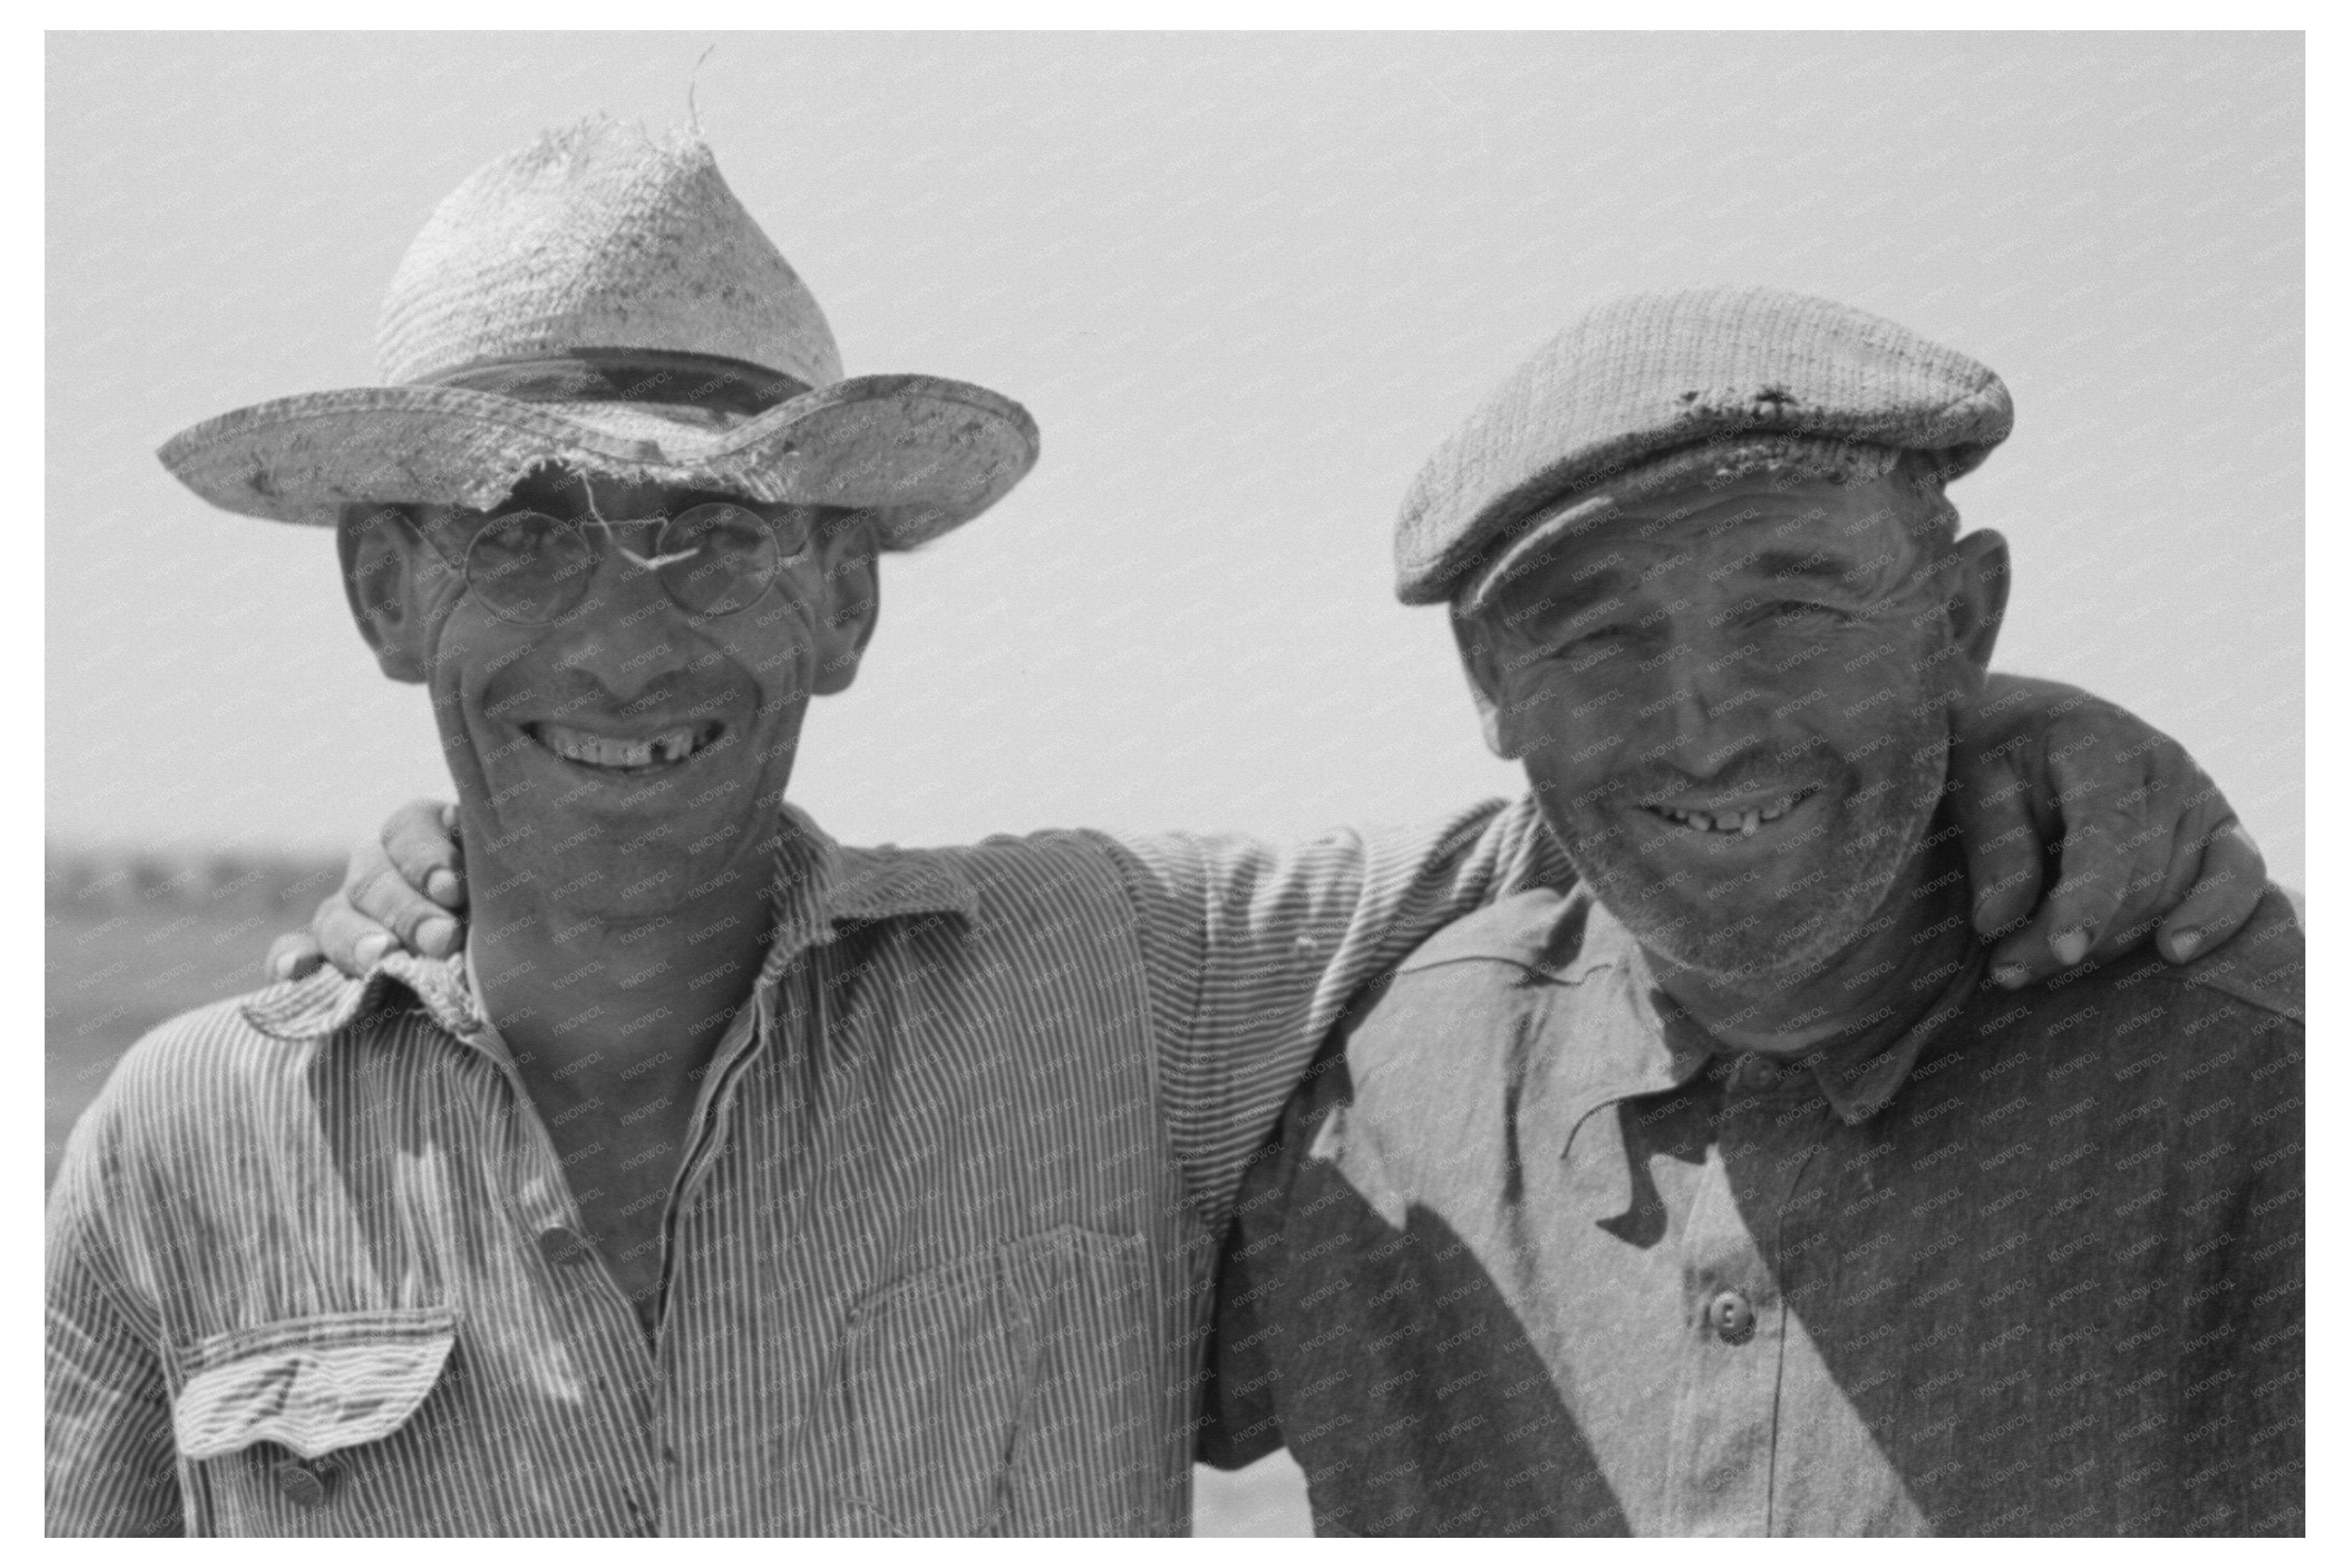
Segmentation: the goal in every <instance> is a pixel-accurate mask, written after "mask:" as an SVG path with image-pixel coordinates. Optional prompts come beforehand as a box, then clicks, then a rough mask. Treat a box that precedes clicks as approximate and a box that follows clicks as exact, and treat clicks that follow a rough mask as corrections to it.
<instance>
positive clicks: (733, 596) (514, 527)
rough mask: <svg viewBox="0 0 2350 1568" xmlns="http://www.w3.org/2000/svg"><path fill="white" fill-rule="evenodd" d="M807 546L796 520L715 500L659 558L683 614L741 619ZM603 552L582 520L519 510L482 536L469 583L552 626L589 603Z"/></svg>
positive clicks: (663, 543)
mask: <svg viewBox="0 0 2350 1568" xmlns="http://www.w3.org/2000/svg"><path fill="white" fill-rule="evenodd" d="M595 532H597V533H601V530H600V529H599V530H596V531H595ZM806 545H807V531H806V524H804V523H802V522H801V521H800V520H799V519H798V517H797V516H796V515H795V514H790V513H786V514H784V517H783V519H782V520H780V521H776V522H771V521H770V520H769V519H767V518H765V517H763V516H761V515H760V514H757V513H755V512H753V511H750V510H749V509H747V508H745V507H741V506H732V505H728V504H724V503H710V504H704V505H701V506H694V507H689V508H688V509H687V510H685V511H684V512H681V513H680V514H678V515H676V516H675V517H672V518H670V519H669V520H668V521H667V522H666V523H665V524H663V525H662V527H661V529H660V534H659V536H658V539H657V542H656V543H655V545H654V546H653V554H652V556H651V559H653V560H654V561H656V562H657V563H659V564H658V566H656V568H655V569H656V570H657V571H658V572H659V574H660V581H661V587H662V588H663V589H664V590H665V591H666V592H667V593H668V594H669V597H671V599H672V600H674V601H676V603H677V604H678V606H679V607H681V608H682V609H685V610H688V611H690V612H691V613H692V614H694V615H702V616H721V615H732V614H733V613H734V612H735V611H737V610H740V609H744V608H747V607H749V606H751V605H753V604H755V603H756V602H757V601H758V600H759V599H760V598H761V597H764V595H765V593H766V591H767V589H768V587H770V586H771V585H773V583H774V582H775V574H776V572H777V570H778V569H779V568H780V567H781V566H782V565H783V563H784V561H785V560H786V559H788V558H790V557H792V556H797V555H798V554H799V553H800V552H801V551H802V550H803V549H805V548H806ZM601 554H602V551H601V549H600V548H599V545H598V541H596V540H594V539H592V538H591V537H590V531H589V530H587V529H585V528H582V527H581V526H580V525H579V524H576V523H567V522H565V521H563V520H562V519H560V518H556V517H550V516H548V515H547V514H546V513H544V512H511V513H508V514H505V515H504V516H502V517H499V518H497V519H495V520H494V521H493V522H492V523H490V524H488V525H487V526H485V527H484V528H483V530H482V531H481V532H480V533H479V534H477V535H474V538H473V545H472V547H471V548H470V549H468V550H467V552H466V555H465V582H466V586H467V587H470V588H471V589H472V590H473V592H474V593H475V594H476V595H478V596H480V597H481V599H482V601H483V603H484V606H485V607H487V608H488V609H489V610H490V611H491V613H493V614H494V615H496V616H498V617H500V618H503V619H505V620H509V621H515V622H518V623H521V624H523V625H526V626H537V625H544V624H546V622H548V621H552V620H555V619H556V618H560V617H561V616H563V615H566V614H567V613H568V612H569V611H570V610H571V609H572V608H573V607H575V606H577V604H578V603H579V601H580V600H581V599H582V598H584V597H586V596H587V584H588V582H589V581H590V580H591V579H592V578H593V577H594V576H595V575H596V565H597V562H598V560H599V559H600V558H601Z"/></svg>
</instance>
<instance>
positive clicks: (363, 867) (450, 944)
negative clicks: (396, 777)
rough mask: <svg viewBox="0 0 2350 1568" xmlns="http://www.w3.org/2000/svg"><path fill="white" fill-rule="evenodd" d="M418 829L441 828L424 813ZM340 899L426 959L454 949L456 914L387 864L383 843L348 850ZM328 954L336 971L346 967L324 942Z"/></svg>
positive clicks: (433, 830)
mask: <svg viewBox="0 0 2350 1568" xmlns="http://www.w3.org/2000/svg"><path fill="white" fill-rule="evenodd" d="M428 811H430V809H428ZM395 820H397V818H395ZM423 832H428V835H437V832H440V820H437V815H425V827H423ZM390 836H392V835H390V827H388V830H385V839H390ZM411 848H413V842H411ZM343 898H346V900H348V903H350V908H352V909H358V912H359V915H362V917H367V919H369V921H374V924H379V926H383V929H385V931H390V933H392V936H395V938H397V940H400V945H401V948H409V950H411V952H421V954H425V957H432V960H440V957H449V954H452V952H456V942H458V921H456V915H452V912H449V909H444V908H442V905H437V903H435V900H432V898H428V896H425V893H421V891H419V888H416V887H413V884H411V881H409V879H407V877H404V875H401V872H400V865H395V863H392V858H390V851H388V846H379V844H359V846H358V848H352V851H350V870H348V872H346V875H343ZM313 931H315V926H313ZM319 940H324V938H319ZM327 954H329V957H331V960H334V961H336V966H338V969H346V966H343V957H341V954H338V952H336V950H334V942H327Z"/></svg>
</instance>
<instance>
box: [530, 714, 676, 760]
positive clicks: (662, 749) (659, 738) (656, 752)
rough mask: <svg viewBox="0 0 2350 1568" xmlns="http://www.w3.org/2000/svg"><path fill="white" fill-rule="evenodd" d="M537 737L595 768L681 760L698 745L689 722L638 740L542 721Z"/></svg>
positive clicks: (548, 746) (550, 748)
mask: <svg viewBox="0 0 2350 1568" xmlns="http://www.w3.org/2000/svg"><path fill="white" fill-rule="evenodd" d="M538 738H539V740H540V741H541V742H545V744H546V749H547V750H548V751H550V752H553V753H555V754H556V756H558V757H566V758H568V759H569V760H571V761H572V762H575V763H587V765H588V766H590V767H598V768H649V767H651V766H653V765H654V764H656V763H676V762H682V761H684V760H685V759H686V758H687V757H689V756H691V755H692V754H693V753H694V751H695V750H696V749H697V748H696V745H695V737H694V728H693V726H692V725H691V724H686V725H681V726H680V727H679V728H677V729H674V730H663V731H662V732H660V734H658V735H649V736H647V737H645V738H644V739H643V740H638V741H630V740H622V739H619V738H618V737H616V736H611V735H596V734H590V733H588V732H587V731H585V730H573V729H568V728H566V727H565V726H563V725H561V724H542V725H540V726H539V727H538Z"/></svg>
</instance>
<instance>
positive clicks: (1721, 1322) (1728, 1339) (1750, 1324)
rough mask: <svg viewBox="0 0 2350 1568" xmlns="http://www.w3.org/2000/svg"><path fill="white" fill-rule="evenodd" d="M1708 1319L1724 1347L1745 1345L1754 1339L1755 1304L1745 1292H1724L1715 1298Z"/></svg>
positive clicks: (1709, 1308)
mask: <svg viewBox="0 0 2350 1568" xmlns="http://www.w3.org/2000/svg"><path fill="white" fill-rule="evenodd" d="M1706 1317H1707V1318H1708V1320H1709V1321H1711V1323H1712V1324H1713V1332H1714V1333H1715V1334H1719V1335H1721V1343H1722V1344H1724V1345H1743V1344H1745V1343H1746V1342H1747V1341H1748V1340H1750V1339H1752V1338H1753V1337H1754V1303H1752V1302H1750V1301H1748V1300H1747V1299H1746V1293H1745V1292H1744V1291H1724V1292H1722V1293H1721V1294H1720V1295H1718V1296H1716V1297H1714V1298H1713V1303H1712V1304H1711V1306H1709V1307H1707V1308H1706Z"/></svg>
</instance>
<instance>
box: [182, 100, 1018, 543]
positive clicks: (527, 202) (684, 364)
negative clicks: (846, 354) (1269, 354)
mask: <svg viewBox="0 0 2350 1568" xmlns="http://www.w3.org/2000/svg"><path fill="white" fill-rule="evenodd" d="M376 352H377V359H378V363H379V364H380V367H381V369H382V371H383V379H384V380H385V382H387V383H389V384H387V385H383V386H377V387H362V388H355V389H348V390H344V391H333V392H311V393H306V394H304V395H302V396H300V397H293V398H281V399H278V400H275V401H272V402H266V403H261V404H257V405H255V406H254V407H252V408H247V409H239V410H236V411H234V413H227V414H223V415H221V416H220V417H219V418H217V419H212V420H207V421H204V422H203V423H202V424H200V425H195V426H192V427H191V428H190V429H188V430H184V431H181V432H180V433H179V434H178V435H176V436H173V437H172V439H171V440H170V441H167V442H165V443H164V445H163V448H162V450H161V452H160V453H159V454H158V455H159V456H161V459H162V460H163V464H164V466H165V467H167V468H169V469H170V470H171V471H172V472H173V473H174V474H176V475H177V476H178V477H179V478H180V480H181V481H182V483H185V484H186V485H187V486H188V488H189V489H191V490H192V491H194V492H195V493H197V494H199V495H201V496H203V498H204V499H205V500H207V501H209V502H211V503H212V504H214V505H215V506H221V507H224V508H226V509H227V510H229V511H231V512H240V513H244V514H246V515H248V516H253V517H270V518H276V519H278V520H281V521H284V522H296V523H324V524H331V523H333V522H334V521H335V519H336V515H337V514H338V509H339V508H340V507H341V506H342V505H343V504H346V503H350V502H425V503H432V502H437V503H443V504H456V505H463V506H472V507H477V508H485V507H489V506H493V505H494V504H496V503H497V502H498V501H499V499H500V498H502V497H503V496H504V494H505V493H506V492H507V491H508V490H510V489H511V488H512V487H513V486H514V484H515V482H516V481H518V480H520V479H521V478H522V477H523V476H524V475H525V474H526V473H528V472H530V471H531V470H533V469H534V468H537V467H539V466H542V465H544V464H547V463H561V464H563V465H565V466H567V467H569V468H572V469H575V470H577V471H580V472H587V473H594V474H604V475H610V476H612V477H615V478H619V479H624V480H641V481H650V482H652V483H660V484H666V485H676V486H688V485H691V486H695V487H700V488H705V489H714V490H721V491H726V492H730V493H736V494H741V495H744V496H747V497H749V498H751V499H753V500H757V501H796V502H806V503H820V504H828V505H837V506H853V507H859V508H866V509H869V510H871V511H872V512H874V513H875V514H876V515H877V516H878V518H879V522H880V524H881V531H882V539H883V543H884V545H885V546H886V547H889V548H893V549H906V548H910V547H911V546H913V545H919V544H920V543H922V542H923V541H924V540H927V539H931V538H934V537H936V536H937V535H941V534H943V533H945V532H946V531H947V530H948V529H950V528H952V527H955V526H956V525H957V524H962V523H966V522H969V521H970V520H971V519H972V518H973V517H976V516H978V515H979V514H981V513H982V512H984V511H985V510H987V508H988V507H990V506H992V505H993V504H995V503H996V502H997V501H999V500H1001V499H1002V498H1003V495H1004V494H1005V493H1006V492H1008V491H1009V490H1011V488H1012V487H1013V486H1014V484H1016V483H1019V481H1020V479H1021V477H1022V476H1023V475H1024V474H1025V473H1026V472H1028V470H1029V469H1030V468H1031V467H1033V466H1034V465H1035V462H1036V451H1037V446H1036V425H1035V421H1033V420H1031V419H1030V418H1029V417H1028V413H1027V410H1024V409H1023V408H1021V407H1020V405H1019V404H1017V403H1015V402H1013V401H1012V400H1010V399H1008V398H1004V397H1002V396H1000V395H998V394H997V393H994V392H991V391H989V390H987V389H985V388H983V387H975V386H972V385H969V384H968V383H965V382H962V381H950V380H944V379H940V378H938V377H935V376H912V375H905V376H859V377H855V378H853V379H843V378H842V375H841V369H840V353H839V350H838V349H837V348H835V347H834V346H833V341H832V329H831V328H830V327H827V325H826V324H825V319H824V313H823V312H822V311H820V310H819V309H817V308H816V300H815V298H814V296H811V295H810V294H809V293H808V291H807V288H806V286H805V285H804V284H802V283H801V282H800V280H799V275H797V274H796V273H795V272H793V271H792V269H791V267H790V265H788V264H787V263H785V260H784V258H783V256H782V254H780V253H779V252H777V250H776V249H775V245H774V244H772V243H771V242H770V241H769V240H768V238H767V236H766V235H765V234H762V233H761V232H760V230H759V226H758V224H757V223H754V222H753V221H752V218H751V215H750V213H747V212H745V211H744V210H743V204H742V203H741V202H738V201H736V200H735V198H734V193H733V192H732V191H730V190H728V189H727V188H726V182H724V181H723V179H721V178H720V177H719V173H718V165H717V162H716V161H715V160H714V159H713V158H712V156H711V152H710V149H709V147H708V146H707V145H706V144H704V143H703V142H702V140H701V139H700V138H699V137H698V136H697V135H694V134H691V133H688V132H678V133H673V134H672V135H671V137H670V138H669V139H668V140H666V141H665V142H664V141H656V140H654V139H653V138H651V137H650V136H649V135H647V134H646V133H645V132H644V131H643V130H639V129H638V128H636V127H634V126H628V125H621V124H617V123H614V122H612V121H610V120H608V119H589V120H584V121H581V122H580V123H578V124H576V125H571V126H567V127H565V128H563V129H561V130H555V131H550V132H548V133H547V134H546V135H545V136H543V137H541V138H540V139H539V140H538V141H537V142H536V143H535V144H533V145H532V146H529V147H526V148H525V149H523V150H522V151H518V152H515V153H512V154H510V155H508V156H506V157H504V158H501V159H499V160H497V161H495V162H494V163H491V164H489V165H488V166H487V167H485V168H484V169H482V170H480V171H477V172H476V173H475V174H473V177H472V178H471V179H468V180H467V181H466V182H464V183H463V184H462V185H460V186H459V187H457V189H456V190H455V191H454V192H452V193H451V194H450V196H449V197H448V198H447V199H446V200H445V201H443V202H442V203H441V205H440V207H439V208H438V209H437V210H435V211H434V213H433V214H432V218H431V220H430V221H428V222H427V223H425V225H424V228H423V231H422V232H421V234H418V235H417V236H416V239H415V242H414V243H413V244H411V245H410V246H409V247H408V254H407V255H406V256H405V257H403V258H402V259H401V261H400V270H399V272H398V273H397V274H395V275H393V277H392V280H391V290H390V294H389V295H388V296H386V297H385V299H384V305H383V317H382V320H381V322H380V326H379V328H378V331H377V336H376Z"/></svg>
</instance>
